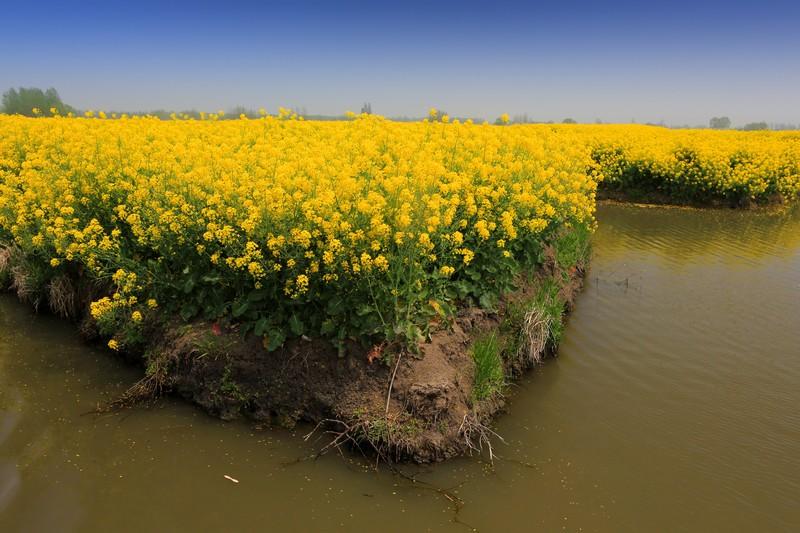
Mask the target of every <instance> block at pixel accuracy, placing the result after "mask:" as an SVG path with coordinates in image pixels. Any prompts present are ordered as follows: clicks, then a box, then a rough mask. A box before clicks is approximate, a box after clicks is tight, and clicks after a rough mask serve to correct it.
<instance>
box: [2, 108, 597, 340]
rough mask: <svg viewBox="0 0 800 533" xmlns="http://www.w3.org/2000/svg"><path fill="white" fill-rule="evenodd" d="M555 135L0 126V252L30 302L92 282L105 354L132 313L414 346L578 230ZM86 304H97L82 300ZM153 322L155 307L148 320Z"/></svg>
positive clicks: (367, 119) (428, 129) (289, 123)
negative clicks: (19, 266) (74, 281)
mask: <svg viewBox="0 0 800 533" xmlns="http://www.w3.org/2000/svg"><path fill="white" fill-rule="evenodd" d="M567 133H569V132H568V131H567V130H559V129H553V128H547V127H496V126H489V125H476V124H471V123H458V122H457V121H453V122H451V123H448V124H444V123H437V122H419V123H396V122H390V121H387V120H384V119H381V118H379V117H371V116H362V117H359V118H355V119H354V120H351V121H344V122H310V121H308V122H307V121H302V120H293V119H290V118H289V117H286V116H283V117H272V116H267V117H264V118H262V119H260V120H230V121H216V120H206V121H182V120H180V121H179V120H175V121H160V120H156V119H148V118H126V119H120V120H102V119H97V118H59V117H55V118H38V119H27V118H21V117H16V116H13V117H12V116H0V243H3V242H4V243H6V245H10V244H13V245H15V246H16V247H17V249H19V250H21V251H22V252H23V254H22V255H24V257H25V262H26V267H27V271H28V272H29V275H28V276H27V280H28V281H27V283H29V284H30V285H31V287H29V289H30V291H31V292H35V291H36V290H43V288H44V287H46V286H47V285H48V283H50V282H51V280H53V279H56V278H57V277H59V276H64V275H66V276H72V277H75V276H78V277H84V278H85V277H90V278H92V279H96V280H99V285H100V286H101V287H104V294H101V297H98V298H97V299H96V301H95V302H94V303H93V304H92V306H91V313H92V315H93V317H94V318H95V319H96V320H97V322H98V323H99V324H100V326H101V330H102V331H103V332H104V333H105V334H107V335H109V336H112V335H113V336H114V339H115V340H114V342H113V343H112V347H113V348H115V349H116V348H119V347H120V346H124V345H125V344H126V343H127V342H128V341H129V340H132V339H133V340H135V338H136V335H137V333H136V332H137V331H138V330H139V328H140V327H141V324H142V323H146V322H147V317H149V316H153V314H154V313H156V312H157V313H159V314H161V315H162V316H178V315H179V316H180V317H182V319H183V320H185V321H190V320H193V319H197V318H204V319H209V320H231V321H233V322H236V323H240V324H241V325H242V327H244V328H245V329H246V330H252V331H254V332H255V334H257V335H259V336H264V338H265V345H266V346H268V347H269V348H271V349H273V348H276V347H278V346H280V345H281V344H282V342H283V341H284V340H285V339H286V338H287V337H291V336H300V335H310V336H315V335H323V336H328V337H330V338H334V339H339V340H343V339H345V338H349V337H356V338H376V339H385V340H389V341H392V340H402V341H413V342H416V340H418V339H419V338H421V336H422V335H423V334H424V332H425V330H426V327H427V324H428V323H429V322H430V321H431V320H432V319H435V318H436V317H437V316H438V317H440V318H441V317H444V316H448V315H452V313H453V312H454V310H455V307H456V305H457V304H459V303H461V302H470V301H472V302H476V303H479V304H481V305H484V306H492V305H494V303H495V302H496V301H497V298H498V297H499V296H500V295H501V294H502V293H504V292H506V291H508V290H511V289H512V288H513V281H514V278H515V276H516V274H517V273H518V272H519V271H520V270H522V269H530V268H533V267H534V266H535V265H536V264H537V262H538V261H540V254H541V252H542V248H543V246H544V244H545V242H546V241H547V240H548V239H549V238H550V236H552V235H553V234H554V232H556V231H558V230H559V229H560V228H561V227H564V226H571V225H575V226H582V227H586V226H589V225H591V224H592V223H593V211H594V204H595V200H594V194H595V191H596V187H597V178H596V176H595V175H594V172H590V173H589V174H587V169H588V168H590V167H591V166H592V161H591V157H590V155H591V149H590V147H589V146H588V145H587V144H586V143H580V142H572V141H571V140H570V139H572V137H570V136H568V135H567ZM101 292H103V291H101ZM156 309H157V311H156Z"/></svg>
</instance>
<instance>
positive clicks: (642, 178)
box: [576, 125, 800, 205]
mask: <svg viewBox="0 0 800 533" xmlns="http://www.w3.org/2000/svg"><path fill="white" fill-rule="evenodd" d="M576 128H577V129H578V130H579V131H580V132H581V135H583V136H585V137H586V138H587V139H588V140H589V142H590V143H591V144H592V146H593V156H594V159H595V160H596V161H597V163H598V166H599V170H600V171H601V172H602V173H603V175H604V176H605V181H604V183H603V186H604V187H606V188H608V189H617V190H622V191H626V190H638V191H641V192H648V191H657V192H661V193H664V194H665V195H667V196H668V197H669V198H671V199H673V200H675V201H696V202H699V203H706V202H709V201H715V200H717V201H723V202H727V203H729V204H733V205H737V204H748V203H770V202H774V201H775V200H778V199H783V200H792V199H794V198H797V196H798V193H800V132H797V131H784V132H774V131H752V132H742V131H715V130H669V129H666V128H655V127H649V126H636V125H624V126H577V127H576Z"/></svg>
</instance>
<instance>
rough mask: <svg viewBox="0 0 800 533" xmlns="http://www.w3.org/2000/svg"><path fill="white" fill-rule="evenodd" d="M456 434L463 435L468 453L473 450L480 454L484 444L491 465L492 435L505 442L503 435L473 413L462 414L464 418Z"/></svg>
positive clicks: (492, 460)
mask: <svg viewBox="0 0 800 533" xmlns="http://www.w3.org/2000/svg"><path fill="white" fill-rule="evenodd" d="M458 434H459V435H461V436H463V437H464V442H465V444H466V445H467V449H468V450H469V451H470V454H471V453H472V452H475V453H477V454H479V455H480V454H482V453H483V450H484V446H486V451H487V452H488V453H489V462H491V463H492V464H493V465H494V458H495V454H494V448H493V447H492V437H494V438H496V439H498V440H499V441H500V442H502V443H503V444H505V443H506V441H505V440H504V439H503V437H501V436H500V435H498V434H497V433H496V432H494V431H492V430H491V429H490V428H489V427H487V426H486V425H484V424H482V423H481V422H480V421H479V420H478V417H477V416H476V415H475V414H474V413H467V414H465V415H464V420H462V421H461V426H460V427H459V428H458Z"/></svg>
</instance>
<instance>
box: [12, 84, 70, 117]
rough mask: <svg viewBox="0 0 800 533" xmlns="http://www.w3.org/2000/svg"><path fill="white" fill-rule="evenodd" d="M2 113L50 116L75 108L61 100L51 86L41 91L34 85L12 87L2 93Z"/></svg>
mask: <svg viewBox="0 0 800 533" xmlns="http://www.w3.org/2000/svg"><path fill="white" fill-rule="evenodd" d="M34 110H35V111H34ZM2 111H3V113H8V114H9V115H24V116H26V117H32V116H34V115H44V116H50V115H54V114H58V115H66V114H68V113H74V112H75V109H74V108H73V107H72V106H69V105H67V104H65V103H64V102H62V101H61V97H60V96H59V95H58V91H56V90H55V89H53V88H52V87H51V88H49V89H47V90H46V91H43V90H41V89H38V88H36V87H19V88H18V89H14V88H13V87H12V88H11V89H9V90H7V91H6V92H5V93H3V106H2Z"/></svg>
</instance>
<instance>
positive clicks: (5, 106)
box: [0, 87, 800, 131]
mask: <svg viewBox="0 0 800 533" xmlns="http://www.w3.org/2000/svg"><path fill="white" fill-rule="evenodd" d="M291 111H292V113H293V114H295V115H297V116H299V117H303V118H305V119H307V120H343V119H345V118H346V116H345V115H344V114H341V115H309V114H308V112H307V111H306V108H305V107H293V108H291ZM0 112H2V113H7V114H11V115H14V114H16V115H24V116H28V117H32V116H51V115H54V114H57V115H67V114H69V113H74V114H79V111H77V110H76V109H75V108H74V107H72V106H70V105H68V104H65V103H64V102H63V101H62V100H61V97H60V96H59V94H58V91H56V90H55V89H54V88H52V87H51V88H49V89H47V90H44V91H43V90H42V89H39V88H37V87H18V88H11V89H9V90H7V91H6V92H5V93H3V97H2V106H0ZM361 113H365V114H368V115H371V114H372V104H371V103H370V102H365V103H364V104H363V105H362V106H361ZM122 114H127V115H128V116H144V115H147V116H152V117H157V118H160V119H162V120H169V119H173V118H194V119H201V118H204V117H205V116H208V115H209V113H204V112H201V111H197V110H194V109H193V110H188V111H180V112H175V111H169V110H164V109H156V110H153V111H133V112H131V111H128V112H122V111H117V112H113V111H109V112H106V115H108V116H120V115H122ZM216 114H217V115H218V118H221V119H223V120H224V119H236V118H239V117H242V116H244V117H247V118H258V117H261V116H263V115H264V114H266V111H265V110H263V109H260V110H257V111H256V110H253V109H249V108H246V107H244V106H235V107H233V108H231V109H230V110H229V111H227V112H225V113H220V112H217V113H216ZM427 118H428V119H429V120H431V121H434V122H438V121H442V120H460V121H462V122H465V121H466V120H472V121H473V122H476V123H480V122H483V119H482V118H478V117H450V116H449V115H448V113H447V112H446V111H444V110H442V109H439V108H431V112H429V113H428V117H427ZM390 120H394V121H398V122H415V121H418V120H421V117H391V119H390ZM631 122H634V123H635V120H633V119H631ZM495 123H496V124H507V123H511V124H553V123H554V121H552V120H549V121H543V120H536V119H533V118H531V117H529V116H528V114H527V113H524V114H521V115H514V116H513V118H509V117H508V115H505V114H504V115H503V116H501V117H498V118H497V119H496V120H495ZM561 123H562V124H576V123H577V122H576V121H575V120H574V119H572V118H565V119H564V120H562V121H561ZM602 123H603V122H602V121H601V120H599V119H598V120H596V121H595V124H602ZM647 124H650V125H654V126H666V125H665V124H664V122H663V121H662V122H659V123H656V124H653V123H647ZM708 126H709V127H710V128H712V129H716V130H727V129H731V127H732V122H731V119H730V117H727V116H720V117H712V118H711V120H709V122H708ZM680 127H682V128H687V127H691V126H680ZM738 129H740V130H744V131H757V130H768V129H773V130H796V129H800V125H797V124H773V125H772V126H770V125H769V124H767V123H766V122H763V121H762V122H749V123H747V124H745V125H743V126H741V127H740V128H738Z"/></svg>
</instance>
